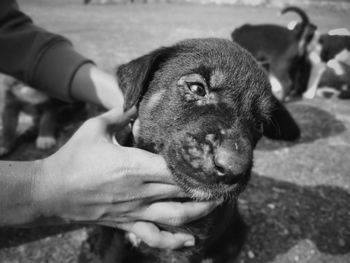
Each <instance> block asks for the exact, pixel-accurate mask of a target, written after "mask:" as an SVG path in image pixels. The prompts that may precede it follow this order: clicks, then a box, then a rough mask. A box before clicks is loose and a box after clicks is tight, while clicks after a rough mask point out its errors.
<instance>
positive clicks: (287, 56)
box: [231, 7, 316, 101]
mask: <svg viewBox="0 0 350 263" xmlns="http://www.w3.org/2000/svg"><path fill="white" fill-rule="evenodd" d="M287 12H296V13H297V14H298V15H300V17H301V19H302V21H301V23H300V24H299V26H297V27H296V28H295V29H293V30H289V29H288V28H286V27H284V26H280V25H272V24H271V25H270V24H262V25H247V24H246V25H243V26H241V27H239V28H237V29H235V30H234V31H233V32H232V34H231V37H232V39H233V40H234V41H236V42H237V43H238V44H240V45H241V46H242V47H244V48H245V49H247V50H248V51H249V52H251V53H252V54H253V56H254V57H255V58H256V59H257V60H258V61H262V63H264V65H265V66H266V67H267V68H268V73H269V75H270V78H271V79H273V80H275V81H274V82H276V83H277V81H278V82H279V84H278V85H279V86H280V87H281V88H282V90H280V91H279V92H276V93H275V95H276V96H277V97H278V98H279V99H280V100H282V101H285V100H286V99H287V97H288V96H290V95H292V91H293V90H294V89H296V87H295V85H299V84H300V83H298V82H296V81H295V80H296V79H297V78H298V77H297V75H298V74H299V72H298V70H299V66H300V64H302V63H303V60H304V56H305V54H306V46H307V44H308V42H309V41H310V40H311V37H310V36H311V35H312V33H313V32H314V31H315V30H316V26H315V25H313V24H311V23H310V20H309V18H308V16H307V15H306V13H305V12H304V11H303V10H301V9H300V8H297V7H287V8H285V9H283V10H282V14H285V13H287ZM305 86H306V85H305ZM273 89H274V90H276V88H274V86H273ZM277 90H278V89H277Z"/></svg>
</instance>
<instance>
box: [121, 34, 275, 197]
mask: <svg viewBox="0 0 350 263" xmlns="http://www.w3.org/2000/svg"><path fill="white" fill-rule="evenodd" d="M117 75H118V78H119V84H120V86H121V87H122V89H124V93H125V96H126V102H127V107H131V106H132V105H133V104H138V107H139V116H138V120H137V121H136V123H135V127H134V131H135V133H134V136H135V142H136V146H137V147H140V148H143V149H147V150H150V151H153V152H156V153H160V154H161V155H162V156H163V157H164V158H165V160H166V161H167V163H168V166H169V168H170V170H171V171H172V173H173V175H174V178H175V180H176V182H177V183H178V184H179V185H180V186H182V187H183V189H185V190H186V191H187V192H188V193H190V194H191V196H192V197H193V198H196V199H216V198H228V197H234V196H236V195H237V194H238V193H240V192H241V191H242V190H243V188H244V186H245V185H246V183H247V181H248V180H249V176H250V171H251V167H252V159H253V149H254V147H255V145H256V143H257V141H258V140H259V138H260V137H261V136H262V134H263V127H264V123H266V122H267V121H268V120H269V118H270V114H271V110H272V107H273V105H274V103H275V101H276V100H275V99H274V98H273V97H272V95H271V91H270V90H271V88H270V86H269V84H268V80H267V79H266V76H265V74H264V73H263V71H262V69H261V68H260V67H259V66H258V64H257V63H256V62H255V60H254V59H253V58H252V57H251V56H250V55H249V54H248V53H247V52H245V51H243V49H241V48H240V47H239V46H238V45H236V44H234V43H233V42H231V41H226V40H219V39H197V40H188V41H184V42H180V43H178V44H177V45H175V46H172V47H169V48H162V49H159V50H156V51H154V52H153V53H150V54H148V55H146V56H144V57H141V58H139V59H136V60H134V61H131V62H130V63H128V64H125V65H122V66H121V67H119V69H118V73H117Z"/></svg>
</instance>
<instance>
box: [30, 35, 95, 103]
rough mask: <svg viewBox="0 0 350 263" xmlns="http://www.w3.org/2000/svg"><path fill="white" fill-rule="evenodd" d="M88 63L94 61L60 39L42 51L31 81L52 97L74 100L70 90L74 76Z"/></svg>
mask: <svg viewBox="0 0 350 263" xmlns="http://www.w3.org/2000/svg"><path fill="white" fill-rule="evenodd" d="M86 63H93V62H92V61H91V60H89V59H87V58H85V57H83V56H82V55H80V54H79V53H77V52H76V51H75V50H74V49H73V47H72V45H71V44H70V43H68V42H65V41H58V42H56V43H53V44H51V45H50V46H49V47H47V48H46V50H45V51H43V52H42V54H41V56H40V58H39V60H38V61H37V63H36V65H35V66H34V70H33V74H32V78H31V81H30V82H31V83H32V85H33V86H34V87H35V88H37V89H38V90H41V91H43V92H45V93H47V94H48V95H50V96H52V97H55V98H58V99H61V100H64V101H73V98H72V96H71V91H70V90H71V84H72V81H73V78H74V76H75V73H76V72H77V71H78V69H79V68H80V67H81V66H82V65H84V64H86Z"/></svg>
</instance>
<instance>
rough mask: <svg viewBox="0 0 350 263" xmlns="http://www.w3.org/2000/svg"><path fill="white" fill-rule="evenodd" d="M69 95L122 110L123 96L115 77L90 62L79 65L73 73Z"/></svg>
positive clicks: (106, 107)
mask: <svg viewBox="0 0 350 263" xmlns="http://www.w3.org/2000/svg"><path fill="white" fill-rule="evenodd" d="M70 95H71V97H72V98H74V99H77V100H82V101H85V102H90V103H92V104H95V105H99V106H102V107H104V108H105V109H112V108H114V109H115V108H118V109H120V112H123V105H124V96H123V94H122V91H121V89H120V88H119V86H118V83H117V81H116V79H115V78H114V77H113V76H112V75H111V74H108V73H106V72H104V71H102V70H100V69H99V68H97V67H96V66H95V65H93V64H91V63H87V64H84V65H83V66H81V67H80V68H79V70H78V71H77V73H76V74H75V76H74V78H73V81H72V86H71V94H70Z"/></svg>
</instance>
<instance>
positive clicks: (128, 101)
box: [116, 47, 175, 110]
mask: <svg viewBox="0 0 350 263" xmlns="http://www.w3.org/2000/svg"><path fill="white" fill-rule="evenodd" d="M174 51H175V49H174V48H173V47H162V48H159V49H156V50H155V51H153V52H151V53H149V54H147V55H144V56H142V57H139V58H137V59H134V60H132V61H130V62H129V63H126V64H123V65H121V66H119V67H118V69H117V73H116V75H117V79H118V84H119V86H120V88H121V89H122V91H123V94H124V99H125V105H124V109H125V110H127V109H130V108H131V107H132V106H134V105H137V104H138V103H139V101H140V100H141V99H142V97H143V95H144V94H145V93H146V91H147V88H148V85H149V83H150V81H151V80H152V78H153V75H154V73H155V72H156V71H157V69H158V68H159V67H160V66H161V64H162V63H163V62H164V61H166V60H167V59H169V58H170V56H171V55H173V54H174Z"/></svg>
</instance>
